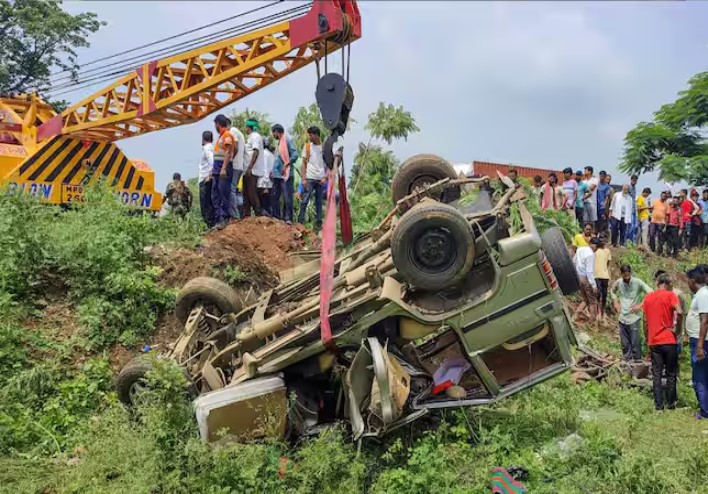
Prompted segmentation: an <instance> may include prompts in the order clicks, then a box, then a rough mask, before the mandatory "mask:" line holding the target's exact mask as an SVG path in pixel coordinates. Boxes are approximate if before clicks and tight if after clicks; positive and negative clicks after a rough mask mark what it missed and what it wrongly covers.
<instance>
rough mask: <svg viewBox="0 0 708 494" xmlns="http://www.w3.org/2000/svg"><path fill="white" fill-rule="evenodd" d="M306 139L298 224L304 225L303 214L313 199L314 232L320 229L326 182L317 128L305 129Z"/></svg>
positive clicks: (301, 174) (303, 152)
mask: <svg viewBox="0 0 708 494" xmlns="http://www.w3.org/2000/svg"><path fill="white" fill-rule="evenodd" d="M307 138H308V140H309V141H310V142H308V143H307V144H305V147H304V148H303V149H302V171H301V172H300V176H301V177H302V186H303V193H302V202H301V203H300V213H299V214H298V223H300V224H302V225H304V224H305V214H306V213H307V206H308V205H309V204H310V198H311V197H312V196H314V198H315V230H320V229H321V228H322V199H323V198H324V194H325V190H324V184H325V182H326V181H327V172H326V169H327V168H326V166H325V162H324V158H323V157H322V141H321V138H320V129H319V127H314V126H313V127H310V128H309V129H307Z"/></svg>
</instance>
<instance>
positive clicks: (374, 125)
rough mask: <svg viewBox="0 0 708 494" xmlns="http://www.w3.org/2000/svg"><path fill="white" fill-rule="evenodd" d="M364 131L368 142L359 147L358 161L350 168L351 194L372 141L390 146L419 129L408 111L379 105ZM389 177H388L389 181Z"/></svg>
mask: <svg viewBox="0 0 708 494" xmlns="http://www.w3.org/2000/svg"><path fill="white" fill-rule="evenodd" d="M365 128H366V130H368V131H369V142H368V143H367V144H366V146H363V145H361V144H360V145H359V155H360V157H359V156H357V157H359V159H358V160H357V158H355V159H354V167H353V168H352V181H353V183H354V188H353V189H352V193H355V192H356V191H357V189H358V188H359V184H360V182H361V179H362V177H363V176H364V175H365V174H364V171H365V170H366V169H367V164H368V161H367V159H366V158H367V154H368V153H369V150H370V149H372V150H373V148H372V147H371V143H372V141H373V140H374V139H381V140H383V141H385V142H386V143H387V144H389V145H390V144H391V143H392V142H393V141H394V140H396V139H404V140H406V141H407V140H408V136H409V135H410V134H412V133H414V132H418V131H419V130H420V129H419V128H418V126H417V125H416V123H415V119H414V118H413V116H412V115H411V113H410V112H409V111H406V110H404V109H403V107H402V106H399V107H398V108H396V107H395V106H393V105H392V104H390V103H389V104H388V105H387V104H385V103H383V102H381V103H379V107H378V108H377V109H376V111H375V112H373V113H371V114H369V119H368V121H367V122H366V127H365ZM392 176H393V170H392V171H391V177H392ZM391 177H388V179H389V180H390V178H391Z"/></svg>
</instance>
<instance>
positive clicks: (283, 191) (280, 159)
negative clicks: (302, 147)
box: [271, 124, 300, 224]
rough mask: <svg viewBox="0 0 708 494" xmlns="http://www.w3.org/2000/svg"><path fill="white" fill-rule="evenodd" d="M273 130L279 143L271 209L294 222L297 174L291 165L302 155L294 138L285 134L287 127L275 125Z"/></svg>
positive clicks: (275, 214)
mask: <svg viewBox="0 0 708 494" xmlns="http://www.w3.org/2000/svg"><path fill="white" fill-rule="evenodd" d="M271 132H272V133H273V138H274V139H275V142H276V143H277V144H276V147H275V162H274V163H273V189H272V191H273V195H272V201H273V202H272V203H271V210H272V213H273V216H274V217H276V218H278V219H281V220H284V221H285V222H286V223H288V224H292V222H293V195H294V194H295V174H294V170H292V169H291V167H292V165H293V164H294V163H295V162H296V161H297V159H298V157H299V156H300V155H299V154H298V152H297V149H295V146H294V145H293V142H292V140H291V139H290V138H289V137H287V136H286V135H285V129H284V128H283V126H282V125H280V124H275V125H273V127H271ZM283 140H284V142H283ZM281 197H282V198H283V203H284V207H282V208H281V206H280V198H281Z"/></svg>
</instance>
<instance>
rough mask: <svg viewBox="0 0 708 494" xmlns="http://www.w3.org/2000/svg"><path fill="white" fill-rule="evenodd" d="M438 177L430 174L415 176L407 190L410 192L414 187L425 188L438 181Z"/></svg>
mask: <svg viewBox="0 0 708 494" xmlns="http://www.w3.org/2000/svg"><path fill="white" fill-rule="evenodd" d="M439 180H440V179H438V178H436V177H433V176H432V175H422V176H420V177H417V178H416V179H415V180H413V182H412V183H411V186H410V188H409V190H408V193H409V194H412V193H413V192H414V191H415V190H416V189H418V188H421V189H422V188H425V187H427V186H429V185H432V184H434V183H435V182H438V181H439Z"/></svg>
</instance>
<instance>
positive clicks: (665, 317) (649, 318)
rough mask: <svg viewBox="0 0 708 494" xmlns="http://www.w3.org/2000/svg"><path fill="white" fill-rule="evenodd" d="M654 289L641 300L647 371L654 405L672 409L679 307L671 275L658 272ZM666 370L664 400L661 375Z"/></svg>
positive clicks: (680, 319)
mask: <svg viewBox="0 0 708 494" xmlns="http://www.w3.org/2000/svg"><path fill="white" fill-rule="evenodd" d="M656 284H657V289H656V290H655V291H653V292H651V293H650V294H648V295H647V296H646V297H644V302H643V303H642V308H643V311H644V335H645V337H646V341H647V345H648V346H649V351H650V354H651V372H652V378H653V383H654V408H655V409H656V410H663V409H664V404H666V407H667V408H668V409H674V408H676V374H677V373H678V342H679V340H680V338H681V327H682V321H683V310H682V309H681V302H680V301H679V298H678V296H677V295H676V293H674V292H673V291H672V290H671V277H670V276H669V275H668V274H662V275H660V276H659V277H658V278H657V280H656ZM664 371H666V397H665V398H666V399H664V387H663V386H662V382H661V380H662V375H663V374H664Z"/></svg>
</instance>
